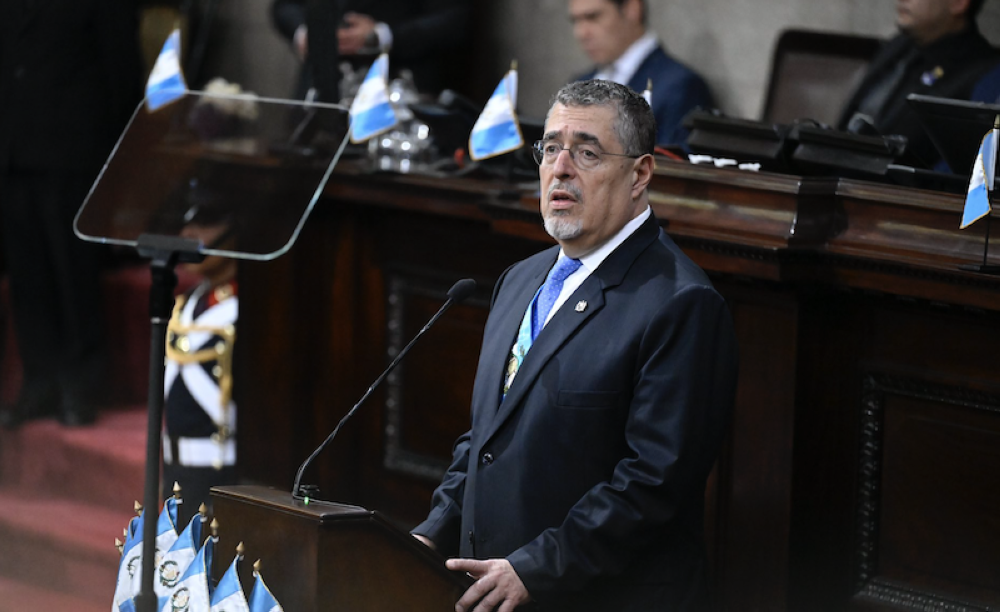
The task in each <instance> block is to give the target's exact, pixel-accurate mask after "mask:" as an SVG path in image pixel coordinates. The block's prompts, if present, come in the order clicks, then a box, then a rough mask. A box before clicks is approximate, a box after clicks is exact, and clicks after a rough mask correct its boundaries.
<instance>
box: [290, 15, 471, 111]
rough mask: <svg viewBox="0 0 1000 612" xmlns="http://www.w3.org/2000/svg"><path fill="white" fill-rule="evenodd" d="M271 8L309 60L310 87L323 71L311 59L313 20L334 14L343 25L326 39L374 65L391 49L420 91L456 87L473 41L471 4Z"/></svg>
mask: <svg viewBox="0 0 1000 612" xmlns="http://www.w3.org/2000/svg"><path fill="white" fill-rule="evenodd" d="M271 9H272V10H271V14H272V19H273V21H274V24H275V26H276V27H277V29H278V31H279V32H281V34H282V35H283V36H284V37H285V38H287V39H288V40H289V41H291V42H292V45H293V47H294V48H295V52H296V54H297V55H298V56H299V59H301V60H303V62H304V71H305V74H304V77H305V79H306V82H307V84H308V82H309V81H311V80H312V77H313V75H311V74H310V73H311V72H314V71H315V70H316V69H317V68H319V69H322V68H323V67H322V66H315V65H314V59H312V58H311V57H310V54H312V53H314V51H313V49H314V48H315V42H316V41H314V40H313V38H315V34H312V32H310V27H309V26H308V25H307V21H312V20H318V19H324V18H325V17H326V14H327V13H331V14H335V15H336V18H335V21H336V23H337V26H335V27H336V30H334V29H333V28H329V27H328V29H330V30H331V31H330V32H327V33H326V36H328V37H330V39H332V40H335V41H336V43H337V49H336V53H337V55H339V56H340V57H344V58H348V59H349V60H350V59H351V58H357V57H358V56H364V57H368V58H369V59H368V61H367V63H368V64H370V63H371V59H370V57H371V56H372V55H374V54H375V53H378V52H379V51H387V52H388V53H389V64H390V68H391V70H392V71H393V73H394V74H395V73H396V72H398V71H399V70H400V69H403V68H406V69H409V70H410V71H411V72H412V73H413V80H414V84H415V85H416V88H417V90H418V91H421V92H429V93H435V94H436V93H438V92H440V91H441V90H442V89H445V88H448V87H455V86H456V83H455V82H454V79H455V78H456V77H457V74H456V72H457V71H456V70H454V58H455V54H456V53H459V52H461V50H462V46H463V44H465V43H466V42H467V41H468V35H469V27H468V26H469V17H470V14H471V4H470V3H469V2H468V0H274V2H273V4H272V5H271ZM313 29H316V28H313ZM311 34H312V36H311ZM300 87H301V86H300ZM300 93H305V91H304V89H303V91H302V92H300Z"/></svg>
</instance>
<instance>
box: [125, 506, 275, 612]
mask: <svg viewBox="0 0 1000 612" xmlns="http://www.w3.org/2000/svg"><path fill="white" fill-rule="evenodd" d="M179 503H180V501H179V500H178V499H176V498H174V497H171V498H169V499H167V500H166V501H165V502H164V504H163V510H162V511H161V512H160V515H159V518H158V519H157V530H156V532H157V535H156V545H155V551H156V552H155V555H156V561H155V563H154V570H153V591H154V593H155V595H156V598H157V604H156V608H157V610H160V611H161V612H283V611H282V608H281V605H279V604H278V602H277V600H276V599H275V598H274V595H273V594H272V593H271V591H270V590H269V589H268V588H267V585H265V584H264V579H263V578H262V577H261V575H260V571H259V570H257V569H256V568H255V570H254V585H253V588H252V589H251V591H250V596H249V597H247V596H246V595H245V594H244V592H243V586H242V585H241V584H240V579H239V573H238V569H239V563H240V561H242V559H243V549H242V546H243V545H242V543H241V544H240V547H239V548H237V553H236V557H235V558H234V559H233V561H232V563H231V564H230V565H229V569H227V570H226V573H225V574H224V575H223V576H222V579H221V580H219V583H218V584H217V585H216V584H215V583H214V581H213V580H212V562H213V557H214V555H215V546H216V543H217V542H218V537H217V536H216V535H215V533H214V531H215V529H216V527H217V523H215V522H214V521H213V524H212V527H213V533H212V535H209V536H208V537H206V538H205V539H204V540H202V532H203V531H204V528H205V521H206V520H207V519H206V517H205V514H204V512H201V513H199V514H197V515H195V517H194V518H192V519H191V522H190V523H188V525H187V527H185V528H184V530H183V531H181V532H179V533H178V531H177V504H179ZM137 508H138V504H137ZM144 514H145V511H142V512H140V513H139V515H138V516H137V517H135V518H133V519H132V520H131V521H130V522H129V525H128V527H126V528H125V542H124V543H123V544H120V546H119V547H120V548H121V552H122V557H121V560H120V561H119V565H118V584H117V585H116V587H115V595H114V600H113V602H112V606H111V609H112V612H134V610H136V605H135V597H136V596H138V595H139V591H140V588H141V584H142V526H143V522H144V521H145V517H144Z"/></svg>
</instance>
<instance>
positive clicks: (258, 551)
mask: <svg viewBox="0 0 1000 612" xmlns="http://www.w3.org/2000/svg"><path fill="white" fill-rule="evenodd" d="M212 498H213V500H214V511H215V517H216V518H217V519H218V520H219V524H220V528H219V543H218V545H217V547H216V553H215V555H216V557H217V562H216V563H215V566H216V570H217V571H216V575H219V574H221V573H222V571H223V570H225V568H226V566H227V565H228V563H229V559H230V558H231V557H230V555H231V553H232V551H235V548H236V545H237V543H239V542H243V543H244V546H245V548H246V559H247V563H245V564H244V567H245V568H247V569H248V570H249V568H250V566H251V565H252V563H253V562H254V561H255V560H256V559H258V558H259V559H261V564H262V570H261V574H262V575H263V577H264V580H265V582H266V583H267V586H268V587H269V588H270V589H271V592H272V593H274V596H275V597H276V598H277V599H278V602H279V603H280V604H281V606H282V607H283V608H284V609H285V610H288V611H289V612H293V611H294V612H325V611H327V610H329V611H342V610H351V611H352V612H362V611H365V610H371V611H376V610H397V609H400V608H404V609H407V610H411V611H413V612H417V611H423V610H426V611H428V612H431V611H433V612H442V611H445V610H453V609H454V606H455V602H456V601H458V599H459V598H460V597H461V596H462V593H464V592H465V590H466V589H467V588H468V587H469V585H471V584H472V581H471V579H469V578H468V577H467V576H465V575H464V574H459V573H455V572H452V571H449V570H448V569H447V568H445V565H444V557H442V556H441V555H439V554H437V553H436V552H434V551H433V550H431V549H429V548H428V547H426V546H424V545H423V544H421V543H420V542H418V541H417V540H416V539H414V538H413V537H412V536H410V535H409V534H408V533H405V532H404V531H401V530H400V529H397V528H396V527H395V526H393V525H392V524H390V523H389V522H388V521H387V520H386V519H385V518H384V517H383V516H381V515H380V514H379V513H378V512H373V511H370V510H365V509H364V508H361V507H358V506H348V505H343V504H334V503H330V502H322V501H312V502H310V503H309V504H308V505H306V504H304V503H302V502H300V501H296V500H294V499H292V495H291V493H289V492H287V491H278V490H277V489H272V488H267V487H262V486H234V487H216V488H213V489H212ZM243 584H244V585H246V587H247V588H249V585H250V584H251V582H250V581H249V580H248V579H246V577H244V580H243Z"/></svg>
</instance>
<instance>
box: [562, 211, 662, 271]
mask: <svg viewBox="0 0 1000 612" xmlns="http://www.w3.org/2000/svg"><path fill="white" fill-rule="evenodd" d="M651 214H653V213H652V211H651V210H650V208H649V206H648V205H647V206H646V210H644V211H642V212H641V213H639V216H637V217H636V218H635V219H632V220H631V221H629V222H628V223H626V224H625V227H623V228H621V229H620V230H618V233H617V234H615V235H614V236H612V237H611V238H609V239H608V240H607V241H606V242H605V243H604V244H602V245H601V246H599V247H597V248H596V249H594V250H593V251H591V252H589V253H587V254H586V255H584V256H583V257H581V258H580V263H582V264H583V267H584V268H586V269H587V273H588V274H589V273H592V272H594V270H597V268H598V266H600V265H601V263H603V262H604V260H605V259H607V258H608V255H610V254H611V253H612V252H613V251H614V250H615V249H617V248H618V247H619V246H621V244H622V243H623V242H625V241H626V240H627V239H628V237H629V236H631V235H632V234H634V233H635V231H636V230H637V229H639V226H641V225H642V224H643V223H644V222H645V221H646V219H648V218H649V216H650V215H651ZM559 257H566V254H565V253H563V251H562V249H559Z"/></svg>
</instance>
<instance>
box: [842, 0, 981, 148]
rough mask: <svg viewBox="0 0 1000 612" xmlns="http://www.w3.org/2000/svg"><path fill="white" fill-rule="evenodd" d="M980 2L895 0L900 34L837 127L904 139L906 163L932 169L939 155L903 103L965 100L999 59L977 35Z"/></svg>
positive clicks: (883, 52) (875, 61)
mask: <svg viewBox="0 0 1000 612" xmlns="http://www.w3.org/2000/svg"><path fill="white" fill-rule="evenodd" d="M982 5H983V0H898V2H897V5H896V6H897V25H898V26H899V34H898V35H897V36H896V37H895V38H893V39H892V40H890V41H889V42H888V43H886V45H885V47H883V49H882V50H881V51H880V52H879V53H878V55H876V56H875V58H874V59H873V60H872V63H871V65H870V66H869V69H868V72H867V74H866V75H865V77H864V79H863V80H862V82H861V84H860V86H859V87H858V89H857V91H855V93H854V95H853V96H852V97H851V100H850V101H849V102H848V104H847V106H846V107H845V109H844V112H843V113H842V115H841V118H840V121H839V123H838V125H839V127H840V128H841V129H846V130H848V131H850V132H854V133H858V134H867V135H877V134H881V135H889V134H899V135H902V136H905V137H906V138H907V141H908V144H907V149H906V150H907V153H906V159H904V161H905V162H906V163H909V164H911V165H914V166H919V167H925V168H931V167H934V165H935V164H936V163H937V161H938V160H939V159H940V155H939V154H938V152H937V150H936V149H935V147H934V144H933V143H932V142H931V140H930V137H929V136H928V135H927V133H926V132H925V131H924V129H923V127H922V126H921V125H920V122H919V119H918V118H917V115H916V113H915V112H914V111H913V109H912V108H910V106H909V104H908V103H907V102H906V97H907V96H908V95H910V94H911V93H918V94H924V95H929V96H939V97H944V98H956V99H961V100H968V99H969V97H970V96H971V94H972V90H973V87H974V86H975V84H976V82H977V81H978V80H979V78H980V77H981V76H982V75H983V74H984V73H985V72H986V71H987V70H988V69H989V68H990V67H991V66H993V65H994V64H996V62H997V60H998V57H1000V56H998V54H997V52H996V50H994V49H993V48H992V47H991V46H990V44H989V43H988V42H987V41H986V39H985V38H983V36H982V34H980V32H979V29H978V27H977V26H976V16H977V15H978V14H979V9H980V8H982Z"/></svg>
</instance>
